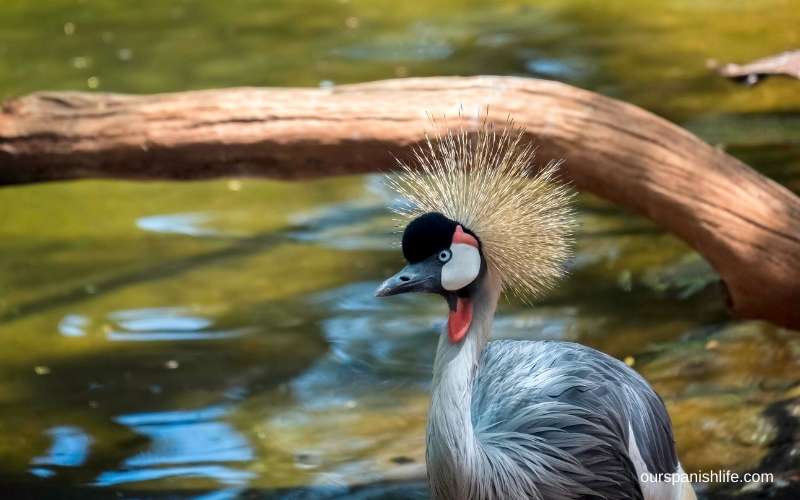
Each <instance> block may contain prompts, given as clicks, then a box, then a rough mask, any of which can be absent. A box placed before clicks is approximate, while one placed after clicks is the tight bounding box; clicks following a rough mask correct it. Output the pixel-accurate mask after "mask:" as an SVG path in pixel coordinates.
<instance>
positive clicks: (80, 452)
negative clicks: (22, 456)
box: [30, 425, 92, 477]
mask: <svg viewBox="0 0 800 500" xmlns="http://www.w3.org/2000/svg"><path fill="white" fill-rule="evenodd" d="M47 434H48V435H49V436H50V437H51V438H52V439H53V444H52V445H51V446H50V449H49V450H47V453H45V454H44V455H40V456H38V457H35V458H33V460H31V465H38V466H39V467H34V468H31V469H30V472H31V473H32V474H34V475H36V476H39V477H51V476H53V475H55V471H53V470H51V469H48V468H46V467H41V466H44V465H49V466H53V467H79V466H81V465H83V463H84V462H85V461H86V458H87V457H88V456H89V447H90V446H91V444H92V438H90V437H89V436H87V435H86V433H84V432H83V431H82V430H81V429H79V428H77V427H72V426H68V425H63V426H58V427H53V428H52V429H49V430H48V431H47Z"/></svg>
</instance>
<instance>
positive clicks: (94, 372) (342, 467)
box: [0, 0, 800, 499]
mask: <svg viewBox="0 0 800 500" xmlns="http://www.w3.org/2000/svg"><path fill="white" fill-rule="evenodd" d="M0 20H2V30H0V55H2V57H0V96H2V97H10V96H14V95H19V94H23V93H26V92H31V91H35V90H40V89H83V90H97V91H118V92H135V93H147V92H163V91H176V90H184V89H191V88H208V87H222V86H234V85H311V86H317V85H330V84H331V83H346V82H355V81H364V80H370V79H378V78H389V77H395V76H422V75H441V74H465V75H466V74H509V75H527V76H534V77H541V78H551V79H558V80H562V81H566V82H568V83H572V84H575V85H579V86H581V87H585V88H589V89H592V90H595V91H599V92H602V93H604V94H607V95H611V96H613V97H617V98H621V99H625V100H628V101H632V102H635V103H637V104H639V105H641V106H644V107H646V108H648V109H650V110H652V111H654V112H656V113H658V114H660V115H662V116H665V117H667V118H669V119H671V120H673V121H676V122H678V123H680V124H682V125H684V126H686V127H688V128H689V129H691V130H693V131H695V132H696V133H698V134H700V135H701V136H702V137H703V138H705V139H706V140H708V141H709V142H711V143H713V144H715V145H718V146H719V147H722V148H725V149H727V150H728V151H729V152H731V153H732V154H734V155H736V156H738V157H740V158H742V159H743V160H745V161H746V162H748V163H749V164H751V165H753V166H755V167H757V168H758V169H760V170H761V171H762V172H764V173H765V174H766V175H769V176H770V177H772V178H774V179H776V180H777V181H779V182H781V183H783V184H785V185H787V186H788V187H790V188H791V189H793V190H795V191H796V192H797V191H800V134H799V133H798V132H800V115H799V114H798V105H800V91H799V90H800V84H798V83H797V82H793V81H790V80H788V79H787V80H780V79H772V80H768V81H767V82H766V83H764V84H763V85H761V86H759V87H756V88H754V89H745V88H742V87H738V86H735V85H733V84H731V83H729V82H726V81H723V80H721V79H718V78H716V77H714V76H711V75H710V74H709V73H708V70H707V69H706V68H705V63H706V60H707V59H708V58H717V59H720V60H725V61H727V60H736V61H744V60H747V59H749V58H753V57H759V56H763V55H766V54H768V53H770V52H773V51H779V50H784V49H787V48H791V47H793V46H797V45H800V30H798V29H797V26H798V25H800V10H798V9H793V8H792V2H790V1H779V0H763V1H758V2H729V1H723V0H716V1H704V2H695V1H692V2H689V1H676V2H669V3H666V2H664V3H663V4H658V5H653V4H652V3H651V2H641V1H633V2H631V1H625V2H623V1H622V0H614V1H611V2H604V3H602V4H598V3H595V2H589V1H581V0H558V1H556V0H552V1H544V2H508V1H504V2H492V3H490V4H487V3H486V2H477V1H474V2H473V1H445V2H436V3H435V4H432V3H429V2H401V3H398V2H388V1H383V0H381V1H370V2H367V1H338V2H334V1H321V0H320V1H306V2H294V1H278V2H269V3H266V2H256V1H243V0H232V1H228V2H222V3H221V2H214V1H210V0H209V1H168V2H155V1H147V2H139V3H138V4H137V5H135V6H134V5H132V4H131V5H128V6H125V5H121V4H120V3H118V2H112V1H110V0H108V1H101V0H95V1H67V0H56V1H48V2H34V1H22V0H10V1H7V2H4V3H3V5H2V6H0ZM543 160H546V159H543ZM567 160H568V159H567ZM391 202H392V195H391V193H388V192H387V191H386V189H385V187H384V185H383V181H382V179H381V178H379V177H375V176H366V177H345V178H339V179H328V180H320V181H314V182H305V183H302V184H301V183H284V182H275V181H257V180H240V179H235V180H233V179H232V180H221V181H212V182H193V183H160V182H154V183H130V182H112V181H102V182H100V181H81V182H68V183H56V184H46V185H38V186H23V187H13V188H4V189H2V190H0V242H2V244H0V266H2V267H0V340H1V341H2V349H0V477H1V478H2V481H3V483H4V484H6V485H7V486H8V487H9V488H12V486H11V485H15V486H13V488H23V489H24V488H36V490H35V491H39V492H41V494H42V496H47V495H50V496H53V497H61V496H63V495H66V494H67V493H68V492H70V491H72V492H74V491H76V490H74V489H73V488H77V487H83V488H88V489H85V490H82V491H83V492H84V493H81V494H82V495H83V494H85V495H89V494H90V492H93V493H91V494H100V495H102V494H105V493H109V494H110V493H111V492H122V494H123V495H125V496H130V497H133V498H148V497H149V496H156V495H167V494H170V495H176V496H179V497H194V498H203V499H212V498H213V499H223V498H233V497H236V496H241V495H247V494H251V493H254V492H255V493H258V494H263V495H269V494H272V495H274V496H275V497H277V498H283V497H286V498H289V497H291V498H301V497H302V498H315V497H323V496H324V495H329V496H332V495H337V494H343V492H346V491H347V490H348V488H349V487H350V486H351V485H357V484H367V483H369V484H372V483H382V482H383V483H392V482H395V481H400V482H402V481H404V480H405V479H408V478H412V479H413V478H419V477H421V474H422V473H423V469H422V467H423V463H424V460H423V452H424V423H425V415H426V410H427V404H428V389H429V384H430V371H431V364H432V361H433V355H434V347H435V343H436V338H435V332H436V330H437V328H439V327H440V326H441V324H442V322H443V320H444V315H445V308H444V305H443V304H438V303H436V302H435V301H433V302H432V301H429V300H427V299H425V298H418V297H416V298H415V297H400V298H396V299H393V300H390V301H379V300H378V299H375V298H373V296H372V291H373V290H374V288H375V287H376V286H377V284H378V282H379V281H380V280H381V278H383V277H385V276H386V275H388V274H390V273H392V272H394V271H395V270H396V269H397V268H398V267H399V266H400V265H401V257H400V253H399V249H398V248H397V241H398V235H397V234H395V233H394V232H393V224H392V220H391V216H390V214H389V213H388V211H387V209H386V206H387V204H389V203H391ZM580 213H581V232H580V236H579V242H578V252H577V255H576V258H575V260H574V262H573V263H572V265H571V271H572V274H571V277H570V278H569V279H568V280H567V281H566V282H565V283H564V285H563V286H562V287H561V288H559V290H557V291H556V292H554V293H553V294H551V295H550V296H548V297H546V298H544V299H542V300H541V301H539V302H538V303H536V304H535V305H534V307H529V306H526V305H523V304H520V303H515V302H506V303H505V304H503V306H502V307H501V309H500V311H499V316H498V318H497V322H496V330H497V331H496V336H497V337H498V338H520V339H532V338H553V339H564V340H576V341H580V342H583V343H586V344H589V345H592V346H594V347H598V348H600V349H602V350H604V351H607V352H609V353H611V354H612V355H614V356H617V357H619V358H621V359H625V360H626V361H627V362H628V363H630V364H632V365H633V366H634V367H635V368H636V369H638V370H640V371H641V372H642V373H643V374H644V375H645V376H646V377H647V378H648V380H650V381H651V383H653V384H654V385H655V387H656V388H657V389H658V390H659V392H660V393H661V394H662V396H663V397H664V399H665V400H666V402H667V404H668V406H669V409H670V412H671V414H672V417H673V420H674V423H675V428H676V436H677V441H678V446H679V449H680V454H681V457H682V460H683V463H684V466H685V468H686V469H687V470H701V469H702V470H709V469H718V468H730V469H733V470H737V471H745V470H752V469H756V468H759V467H762V468H763V467H772V469H773V470H782V469H785V468H787V467H789V465H788V464H789V462H788V461H787V460H788V459H783V458H781V457H782V455H780V450H781V449H782V448H780V445H781V443H782V441H781V440H783V439H786V431H787V427H786V426H787V425H788V424H787V422H790V421H791V420H786V419H783V418H782V417H781V418H778V417H776V415H778V414H780V415H783V414H784V413H786V412H785V411H784V412H783V413H780V412H781V411H783V410H782V409H784V408H785V407H784V406H782V405H784V404H785V403H783V402H784V401H787V400H790V399H791V398H797V397H798V396H800V393H799V392H798V381H800V371H799V370H798V369H799V368H800V336H798V335H797V333H796V332H788V331H785V330H781V329H777V328H775V327H772V326H770V325H768V324H764V323H759V322H739V321H732V320H730V319H729V318H728V316H727V315H726V313H725V311H724V309H723V306H722V303H721V301H720V298H719V294H718V291H717V289H716V285H715V282H716V279H717V277H716V275H715V273H714V272H713V270H712V269H710V268H709V266H708V265H707V264H706V263H705V262H704V261H703V260H702V259H701V258H700V257H699V256H698V255H697V254H696V253H694V252H693V251H692V250H691V249H689V248H688V247H687V246H686V245H684V244H683V243H682V242H680V241H679V240H677V239H676V238H674V237H672V236H671V235H669V234H666V233H664V232H663V231H662V230H661V229H659V228H658V227H656V226H654V225H652V224H651V223H649V222H648V221H647V220H645V219H643V218H641V217H639V216H636V215H634V214H629V213H626V212H623V211H621V210H619V209H617V208H615V207H614V206H612V205H610V204H608V203H606V202H604V201H602V200H598V199H596V198H593V197H590V196H584V197H582V198H581V199H580ZM765 464H767V465H765ZM20 485H22V486H20ZM298 488H301V489H300V490H298ZM302 488H304V489H302ZM392 488H394V487H393V486H392V487H387V489H381V490H379V491H380V492H381V493H382V494H386V495H389V492H390V491H395V490H393V489H392ZM0 489H1V488H0ZM9 491H18V490H16V489H14V490H11V489H10V490H9ZM20 491H21V490H20ZM98 492H99V493H98ZM298 492H305V493H298ZM395 494H396V495H398V498H404V497H405V496H406V495H407V494H408V491H407V490H403V491H401V492H397V491H395ZM293 495H294V496H293ZM302 495H305V496H302ZM364 495H366V493H365V494H364ZM787 498H789V497H787Z"/></svg>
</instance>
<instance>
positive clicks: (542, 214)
mask: <svg viewBox="0 0 800 500" xmlns="http://www.w3.org/2000/svg"><path fill="white" fill-rule="evenodd" d="M531 144H532V141H531V140H530V139H526V136H525V134H524V132H523V131H522V130H521V129H519V128H517V127H516V126H515V125H514V124H513V122H510V121H509V122H507V123H505V124H492V123H489V122H488V120H484V121H483V122H481V123H479V124H478V125H474V126H462V127H461V128H457V127H447V130H445V131H444V132H436V133H434V134H426V139H425V140H423V141H421V143H420V145H418V146H415V147H414V148H413V153H412V154H411V155H410V156H409V158H410V159H409V160H406V161H399V173H394V174H389V175H388V176H387V182H388V184H389V186H390V187H391V188H392V189H394V191H395V192H396V193H397V195H398V196H399V197H400V198H401V199H402V200H403V203H401V204H399V205H398V206H396V207H395V208H394V210H395V212H396V213H397V215H398V218H397V220H398V222H399V225H398V227H400V228H402V241H401V246H402V253H403V256H404V258H405V260H406V265H405V267H403V269H401V270H400V272H398V273H397V274H395V275H394V276H392V277H390V278H388V279H387V280H385V281H384V282H383V283H382V284H381V285H380V286H379V287H378V289H377V290H376V292H375V295H376V296H378V297H387V296H391V295H397V294H402V293H410V292H421V293H431V294H436V295H440V296H442V297H443V298H444V299H445V302H446V303H447V308H448V316H447V323H446V326H444V327H443V328H442V331H441V333H440V335H439V339H438V344H437V348H436V356H435V360H434V366H433V382H432V386H431V403H430V408H429V413H428V421H427V439H426V452H425V455H426V464H427V473H428V483H429V487H430V492H431V495H432V497H433V498H434V499H436V500H501V499H502V500H509V499H535V500H551V499H552V500H560V499H581V500H590V499H591V500H600V499H606V500H611V499H614V500H616V499H634V500H694V499H695V498H696V497H695V493H694V491H693V489H692V486H691V483H690V482H688V480H686V477H687V475H686V474H685V473H684V471H683V468H682V466H681V464H680V462H679V460H678V456H677V452H676V448H675V440H674V436H673V431H672V426H671V422H670V417H669V414H668V412H667V409H666V407H665V405H664V403H663V401H662V399H661V398H660V397H659V396H658V394H657V393H656V392H655V391H654V389H653V388H652V387H651V386H650V385H649V384H648V383H647V381H646V380H645V379H644V378H643V377H642V376H641V375H639V374H638V373H637V372H636V371H635V370H633V369H632V368H631V367H629V366H628V365H627V364H625V363H624V362H621V361H619V360H617V359H615V358H613V357H611V356H609V355H607V354H604V353H602V352H600V351H597V350H595V349H592V348H590V347H587V346H583V345H580V344H578V343H572V342H566V341H555V340H538V341H537V340H495V341H490V336H491V333H492V323H493V320H494V316H495V312H496V309H497V306H498V302H499V300H500V298H501V296H502V295H504V294H505V295H506V296H516V297H519V298H521V299H523V300H525V301H527V302H531V299H532V298H536V297H538V296H540V295H541V294H543V293H545V292H547V291H549V290H550V289H552V288H553V287H554V286H555V285H556V284H557V283H558V281H559V280H560V279H561V278H562V277H563V276H564V275H565V273H566V265H567V263H568V261H569V259H570V257H571V255H572V253H573V252H572V248H573V246H574V235H575V232H576V222H575V221H576V216H575V211H574V209H573V207H572V200H573V198H574V190H573V189H572V188H571V186H570V185H568V184H566V183H564V182H562V181H560V180H559V169H560V165H561V162H560V161H551V162H549V163H548V164H546V165H545V166H541V167H537V166H536V165H535V161H534V160H535V157H534V154H535V148H534V147H533V146H532V145H531Z"/></svg>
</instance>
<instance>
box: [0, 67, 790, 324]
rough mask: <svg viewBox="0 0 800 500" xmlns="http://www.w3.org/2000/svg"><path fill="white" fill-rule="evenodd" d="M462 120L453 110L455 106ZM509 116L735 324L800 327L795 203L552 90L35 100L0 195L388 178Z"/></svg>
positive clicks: (613, 111) (708, 153) (510, 83)
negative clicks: (668, 241)
mask: <svg viewBox="0 0 800 500" xmlns="http://www.w3.org/2000/svg"><path fill="white" fill-rule="evenodd" d="M462 108H463V110H462V111H461V115H460V116H459V110H460V109H462ZM487 108H488V119H489V120H490V121H496V122H498V123H505V121H506V119H507V117H508V116H511V117H513V119H514V120H515V122H516V123H517V125H518V126H520V127H522V128H523V129H524V130H525V131H526V134H527V135H528V136H529V138H530V140H533V141H535V142H536V143H537V144H538V154H539V157H540V158H542V159H543V160H546V159H550V158H566V160H567V162H566V164H565V168H564V170H563V174H564V176H565V177H566V178H567V179H568V180H570V181H571V182H573V183H574V185H575V186H576V187H577V188H578V189H581V190H585V191H588V192H592V193H595V194H597V195H599V196H602V197H604V198H607V199H609V200H611V201H613V202H615V203H617V204H619V205H622V206H624V207H627V208H629V209H632V210H635V211H637V212H639V213H641V214H643V215H645V216H647V217H649V218H650V219H652V220H654V221H655V222H656V223H658V224H660V225H661V226H663V227H664V228H666V229H668V230H669V231H671V232H673V233H674V234H676V235H678V236H679V237H681V238H683V239H684V240H685V241H686V242H688V243H689V244H690V245H691V246H692V247H693V248H695V249H696V250H697V251H698V252H700V253H701V254H702V255H703V256H704V257H705V258H706V259H707V260H708V261H709V263H710V264H711V265H712V266H713V267H714V268H715V269H716V271H717V272H718V273H719V274H720V276H721V278H722V280H723V282H724V285H725V289H726V290H727V301H728V305H729V308H730V310H731V311H732V313H733V314H734V315H736V316H738V317H741V318H758V319H765V320H769V321H771V322H773V323H776V324H778V325H783V326H787V327H790V328H795V329H800V198H798V197H797V196H795V195H794V194H792V193H791V192H790V191H789V190H788V189H786V188H784V187H782V186H781V185H779V184H777V183H775V182H773V181H772V180H770V179H767V178H766V177H764V176H762V175H760V174H758V173H757V172H755V171H754V170H752V169H750V168H749V167H748V166H746V165H745V164H743V163H742V162H740V161H738V160H736V159H735V158H732V157H731V156H729V155H727V154H725V153H723V152H722V151H719V150H717V149H715V148H713V147H711V146H709V145H708V144H706V143H704V142H702V141H701V140H700V139H698V138H697V137H695V136H694V135H692V134H690V133H689V132H687V131H686V130H683V129H681V128H679V127H677V126H675V125H673V124H671V123H669V122H667V121H666V120H663V119H661V118H659V117H657V116H655V115H653V114H651V113H649V112H647V111H644V110H642V109H640V108H638V107H636V106H633V105H630V104H626V103H623V102H620V101H616V100H614V99H610V98H607V97H603V96H601V95H598V94H595V93H592V92H588V91H585V90H581V89H577V88H574V87H571V86H568V85H565V84H561V83H557V82H548V81H540V80H532V79H526V78H512V77H472V78H457V77H453V78H416V79H401V80H388V81H382V82H374V83H366V84H358V85H344V86H340V87H333V88H328V89H306V88H272V89H260V88H237V89H226V90H206V91H195V92H182V93H175V94H158V95H147V96H132V95H117V94H100V93H80V92H43V93H36V94H32V95H30V96H26V97H22V98H19V99H14V100H10V101H8V102H6V103H5V104H4V105H3V107H2V111H1V112H0V185H2V184H18V183H26V182H39V181H50V180H60V179H77V178H87V177H113V178H129V179H203V178H212V177H220V176H264V177H274V178H282V179H303V178H311V177H319V176H323V175H337V174H354V173H364V172H375V171H388V170H390V169H392V168H393V167H394V166H395V159H394V158H395V157H399V158H405V157H407V155H408V152H409V148H410V146H413V145H415V144H418V143H419V142H420V141H421V140H422V139H423V138H424V134H425V132H426V130H430V122H429V118H428V116H429V115H432V116H442V115H446V116H448V117H449V118H448V121H447V126H453V127H477V126H478V124H479V121H480V120H479V119H478V118H477V117H478V116H479V115H482V114H485V113H486V109H487Z"/></svg>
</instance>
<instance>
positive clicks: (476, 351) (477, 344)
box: [427, 272, 500, 479]
mask: <svg viewBox="0 0 800 500" xmlns="http://www.w3.org/2000/svg"><path fill="white" fill-rule="evenodd" d="M499 296H500V283H499V280H497V279H496V278H495V275H494V273H491V272H489V273H487V274H486V275H485V276H484V278H483V283H482V284H481V286H480V287H479V288H478V290H477V291H476V292H475V294H474V295H473V297H472V301H473V305H472V307H473V317H472V322H471V324H470V327H469V330H468V331H467V334H466V336H465V337H464V339H463V340H462V341H461V342H458V343H455V344H454V343H452V342H451V341H450V339H449V337H448V335H447V333H446V329H445V332H443V333H442V334H441V335H440V338H439V346H438V348H437V351H436V361H435V362H434V368H433V388H432V391H431V392H432V393H431V408H430V413H429V415H428V450H427V455H428V464H429V474H431V479H433V476H435V475H437V469H439V475H444V476H452V475H453V474H458V475H459V476H461V475H463V474H468V473H469V472H468V471H467V470H465V468H467V462H468V461H469V460H470V457H474V456H476V453H478V454H479V453H480V450H479V447H480V443H479V442H478V440H477V437H476V435H475V432H474V428H473V422H472V413H471V404H472V385H473V383H474V381H475V375H476V373H477V368H478V364H479V362H480V358H481V353H482V352H483V350H484V348H485V347H486V343H487V342H488V341H489V336H490V334H491V330H492V321H493V319H494V313H495V310H496V309H497V301H498V298H499Z"/></svg>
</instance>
